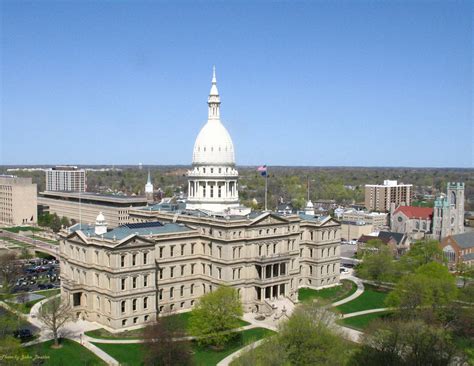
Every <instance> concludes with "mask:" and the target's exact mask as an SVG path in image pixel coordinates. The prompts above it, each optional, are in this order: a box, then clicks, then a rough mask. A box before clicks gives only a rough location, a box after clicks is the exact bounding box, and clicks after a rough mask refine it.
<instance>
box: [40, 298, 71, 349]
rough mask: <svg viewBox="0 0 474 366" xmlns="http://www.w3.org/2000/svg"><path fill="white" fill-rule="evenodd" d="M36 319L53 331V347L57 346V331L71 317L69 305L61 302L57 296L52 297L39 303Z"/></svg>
mask: <svg viewBox="0 0 474 366" xmlns="http://www.w3.org/2000/svg"><path fill="white" fill-rule="evenodd" d="M38 319H39V320H41V321H42V322H43V323H44V325H45V326H46V327H47V328H48V329H49V330H51V332H53V337H54V347H59V342H58V331H59V329H60V328H61V327H62V326H63V325H64V324H65V323H66V322H67V321H68V320H70V319H71V307H70V306H69V303H66V302H61V299H60V298H59V297H54V298H52V299H51V300H49V301H47V302H45V303H44V304H43V305H41V308H40V309H39V313H38Z"/></svg>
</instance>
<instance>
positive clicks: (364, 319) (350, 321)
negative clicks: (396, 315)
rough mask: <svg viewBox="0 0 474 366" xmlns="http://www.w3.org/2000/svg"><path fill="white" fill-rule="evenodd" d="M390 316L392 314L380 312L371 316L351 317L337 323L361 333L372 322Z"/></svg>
mask: <svg viewBox="0 0 474 366" xmlns="http://www.w3.org/2000/svg"><path fill="white" fill-rule="evenodd" d="M392 314H393V313H392V312H389V311H381V312H379V313H371V314H365V315H359V316H353V317H351V318H346V319H341V320H339V321H338V323H339V324H340V325H343V326H345V327H349V328H353V329H356V330H360V331H363V330H364V329H366V328H367V327H368V326H369V324H370V323H371V322H372V321H373V320H375V319H384V318H389V317H390V316H391V315H392Z"/></svg>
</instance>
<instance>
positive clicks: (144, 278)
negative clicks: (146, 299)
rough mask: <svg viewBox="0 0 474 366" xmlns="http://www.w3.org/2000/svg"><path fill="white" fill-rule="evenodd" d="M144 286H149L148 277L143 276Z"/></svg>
mask: <svg viewBox="0 0 474 366" xmlns="http://www.w3.org/2000/svg"><path fill="white" fill-rule="evenodd" d="M143 286H144V287H147V286H148V276H143Z"/></svg>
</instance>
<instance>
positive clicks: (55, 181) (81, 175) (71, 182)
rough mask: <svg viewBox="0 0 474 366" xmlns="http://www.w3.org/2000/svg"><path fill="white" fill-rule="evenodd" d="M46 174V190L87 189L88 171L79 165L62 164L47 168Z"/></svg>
mask: <svg viewBox="0 0 474 366" xmlns="http://www.w3.org/2000/svg"><path fill="white" fill-rule="evenodd" d="M45 174H46V191H63V192H85V191H86V171H85V170H84V169H78V167H77V166H70V165H61V166H57V167H54V168H51V169H48V170H46V172H45Z"/></svg>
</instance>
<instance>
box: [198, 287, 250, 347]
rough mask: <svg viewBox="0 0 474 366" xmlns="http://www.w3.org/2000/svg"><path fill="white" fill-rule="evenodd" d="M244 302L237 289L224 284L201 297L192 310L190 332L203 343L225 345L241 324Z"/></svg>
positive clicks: (217, 345)
mask: <svg viewBox="0 0 474 366" xmlns="http://www.w3.org/2000/svg"><path fill="white" fill-rule="evenodd" d="M242 314H243V311H242V304H241V302H240V297H239V294H238V292H237V290H235V289H233V288H231V287H227V286H222V287H219V288H218V289H217V290H216V291H213V292H209V293H207V294H205V295H203V296H201V298H200V299H199V302H198V303H197V306H196V307H195V308H194V309H193V310H192V312H191V318H190V328H189V330H190V333H191V335H193V336H195V337H198V342H199V343H200V344H203V345H213V346H216V347H222V346H224V345H225V344H226V343H227V342H228V341H229V340H230V339H232V338H233V337H234V336H235V332H232V329H235V328H238V327H239V325H240V322H239V318H240V317H241V316H242Z"/></svg>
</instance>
